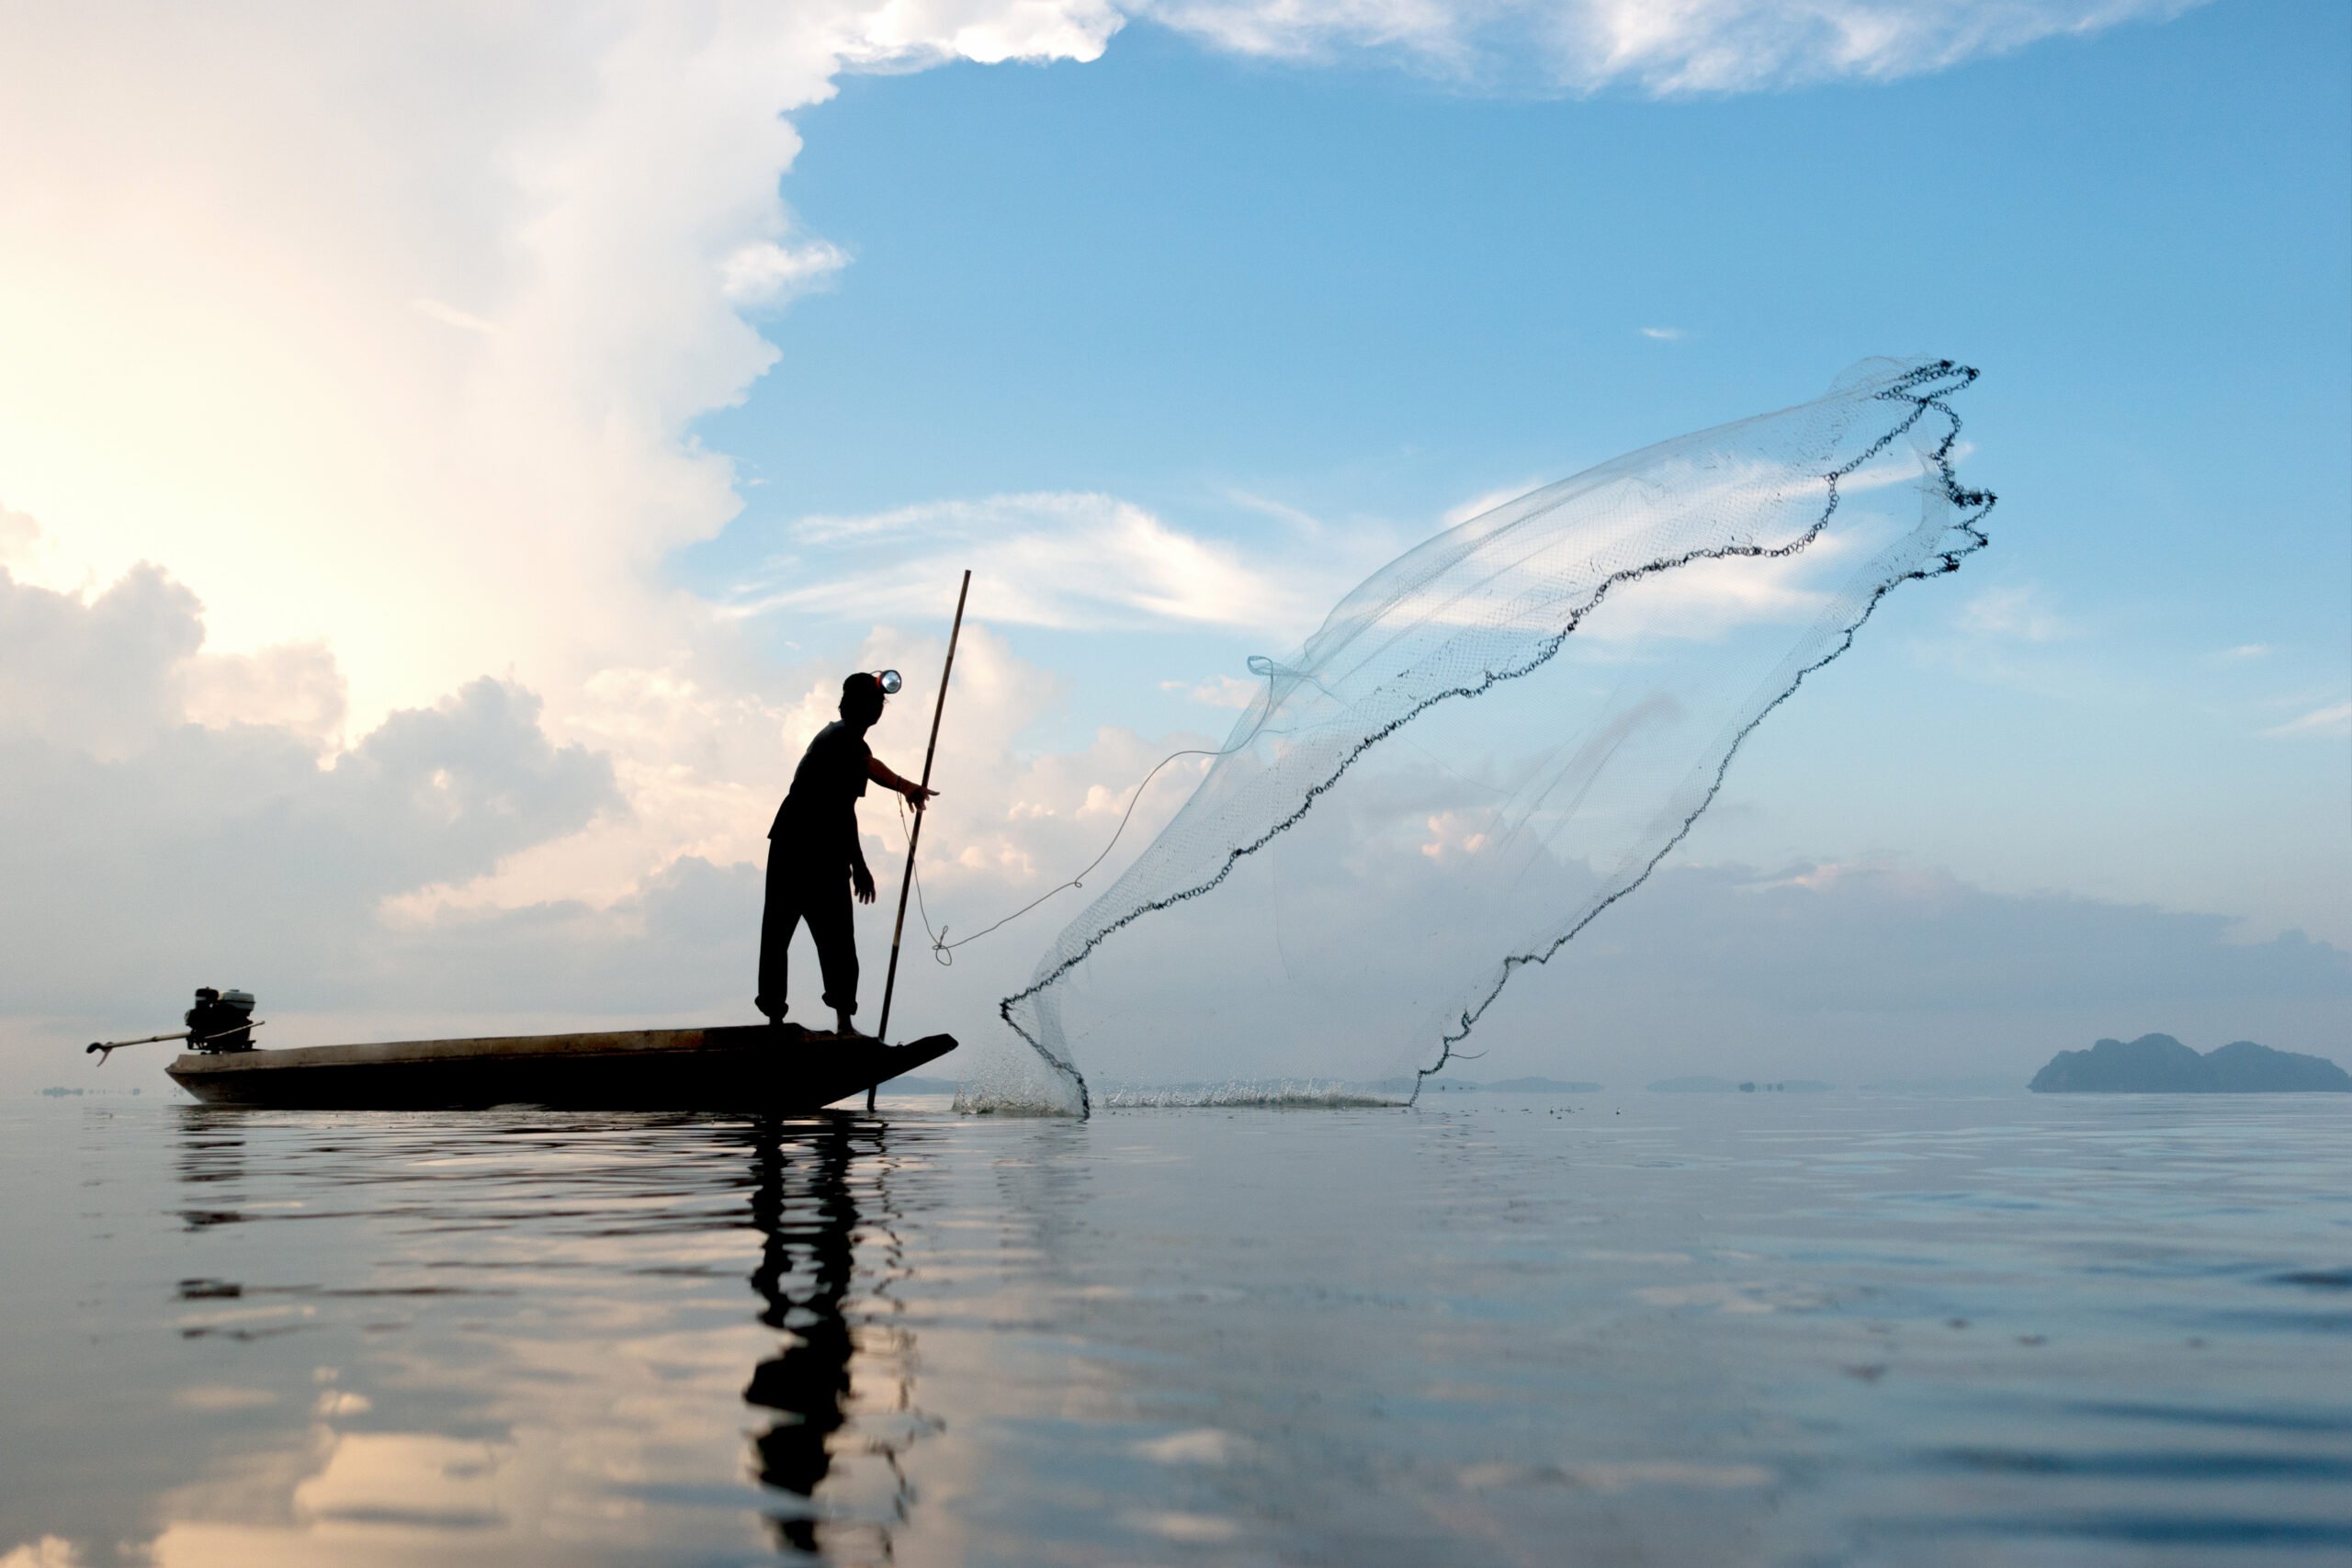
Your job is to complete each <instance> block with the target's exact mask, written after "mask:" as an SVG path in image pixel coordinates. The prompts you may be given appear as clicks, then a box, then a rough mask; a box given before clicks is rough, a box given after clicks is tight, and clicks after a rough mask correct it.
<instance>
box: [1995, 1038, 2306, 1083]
mask: <svg viewBox="0 0 2352 1568" xmlns="http://www.w3.org/2000/svg"><path fill="white" fill-rule="evenodd" d="M2026 1087H2027V1088H2029V1089H2032V1090H2033V1092H2034V1093H2036V1094H2312V1093H2318V1094H2331V1093H2332V1094H2352V1075H2347V1074H2346V1072H2345V1071H2344V1069H2343V1068H2342V1067H2339V1066H2336V1065H2335V1063H2334V1062H2331V1061H2329V1060H2328V1059H2327V1058H2326V1057H2324V1056H2306V1055H2301V1053H2299V1052H2294V1051H2273V1050H2272V1049H2271V1048H2270V1047H2269V1046H2267V1045H2257V1044H2256V1043H2254V1042H2253V1041H2251V1040H2239V1041H2235V1042H2233V1043H2230V1044H2227V1045H2217V1046H2215V1047H2214V1048H2213V1049H2212V1050H2211V1051H2208V1052H2206V1053H2205V1054H2204V1055H2201V1056H2200V1055H2198V1054H2197V1053H2196V1052H2194V1051H2192V1050H2190V1049H2189V1048H2188V1046H2186V1045H2184V1044H2182V1043H2180V1042H2179V1041H2177V1040H2175V1039H2174V1038H2173V1037H2172V1036H2171V1035H2169V1034H2143V1035H2142V1036H2140V1038H2139V1039H2137V1040H2133V1041H2130V1042H2128V1043H2127V1042H2125V1041H2121V1040H2101V1041H2099V1042H2098V1043H2097V1044H2095V1045H2093V1046H2092V1047H2091V1048H2090V1049H2089V1050H2087V1051H2061V1052H2059V1053H2058V1055H2055V1056H2052V1058H2051V1059H2050V1065H2049V1066H2046V1067H2044V1068H2042V1069H2041V1071H2040V1072H2038V1073H2036V1074H2035V1075H2034V1076H2033V1082H2032V1083H2030V1084H2029V1085H2027V1086H2026Z"/></svg>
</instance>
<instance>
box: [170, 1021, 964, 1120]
mask: <svg viewBox="0 0 2352 1568" xmlns="http://www.w3.org/2000/svg"><path fill="white" fill-rule="evenodd" d="M954 1049H956V1041H955V1038H954V1037H953V1036H952V1035H946V1034H934V1035H932V1036H930V1037H929V1038H927V1039H922V1040H916V1041H912V1042H910V1043H907V1044H904V1045H885V1044H883V1043H881V1042H880V1041H878V1040H868V1039H865V1038H862V1037H852V1038H850V1039H847V1040H844V1039H842V1038H840V1037H839V1036H836V1035H831V1034H815V1033H811V1032H809V1031H807V1030H804V1029H802V1028H800V1027H799V1026H798V1025H797V1024H790V1023H786V1024H781V1025H775V1026H770V1025H765V1024H750V1025H744V1026H740V1027H721V1028H711V1029H640V1030H627V1031H621V1032H608V1033H596V1034H531V1035H512V1036H505V1037H500V1038H491V1039H480V1040H406V1041H396V1042H390V1043H379V1044H369V1045H309V1046H301V1047H298V1048H295V1049H291V1050H252V1051H233V1052H221V1053H219V1054H209V1053H200V1052H191V1053H189V1054H188V1055H183V1056H181V1057H180V1058H179V1059H178V1060H177V1061H175V1062H174V1063H173V1064H172V1065H171V1066H170V1067H169V1068H167V1069H166V1070H167V1071H168V1072H169V1073H170V1074H171V1076H172V1078H173V1080H174V1081H175V1082H176V1083H177V1084H178V1085H179V1086H180V1087H181V1088H182V1089H187V1091H188V1092H189V1093H190V1094H192V1095H194V1096H196V1098H197V1099H198V1100H203V1101H205V1102H206V1103H208V1104H212V1105H266V1106H279V1107H285V1108H291V1109H301V1110H316V1111H328V1110H336V1111H344V1110H356V1111H389V1110H462V1109H470V1108H478V1107H481V1106H490V1105H545V1106H553V1107H558V1108H562V1109H567V1110H596V1111H640V1110H642V1111H734V1112H741V1113H753V1114H771V1115H791V1114H797V1113H800V1112H803V1111H818V1110H821V1109H823V1108H824V1107H825V1106H828V1105H831V1104H832V1103H833V1102H835V1101H836V1100H846V1099H848V1098H849V1097H851V1096H852V1095H859V1094H864V1093H865V1091H866V1090H867V1089H872V1088H874V1087H876V1086H877V1085H879V1084H883V1083H887V1082H888V1081H889V1080H890V1079H892V1078H894V1077H899V1075H900V1074H902V1073H908V1072H911V1071H913V1070H914V1069H915V1068H917V1067H920V1066H922V1065H923V1064H924V1063H926V1062H931V1061H935V1060H937V1059H938V1058H939V1057H941V1056H944V1055H946V1054H947V1053H948V1052H950V1051H953V1050H954Z"/></svg>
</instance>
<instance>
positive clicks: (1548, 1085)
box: [1486, 1078, 1603, 1094]
mask: <svg viewBox="0 0 2352 1568" xmlns="http://www.w3.org/2000/svg"><path fill="white" fill-rule="evenodd" d="M1602 1087H1603V1086H1601V1085H1600V1084H1597V1083H1579V1082H1575V1081H1572V1080H1570V1079H1567V1078H1497V1079H1496V1080H1495V1081H1494V1082H1493V1083H1490V1084H1488V1085H1487V1086H1486V1088H1487V1090H1488V1092H1490V1093H1494V1094H1597V1093H1599V1092H1600V1089H1601V1088H1602Z"/></svg>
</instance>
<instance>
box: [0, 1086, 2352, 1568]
mask: <svg viewBox="0 0 2352 1568" xmlns="http://www.w3.org/2000/svg"><path fill="white" fill-rule="evenodd" d="M0 1248H5V1251H4V1252H0V1256H5V1258H6V1280H7V1284H6V1305H7V1309H8V1310H7V1311H6V1314H0V1560H5V1559H6V1553H7V1552H8V1551H9V1549H10V1548H12V1547H34V1548H36V1550H45V1551H48V1552H49V1553H50V1554H51V1556H52V1557H59V1558H62V1560H66V1561H71V1562H79V1563H91V1564H96V1563H111V1562H158V1563H162V1564H165V1565H174V1564H209V1563H220V1564H232V1563H233V1564H240V1565H243V1564H269V1563H321V1562H334V1563H338V1564H341V1563H355V1564H373V1563H381V1564H407V1563H435V1564H439V1563H459V1564H465V1563H483V1564H493V1563H494V1564H499V1565H501V1568H509V1565H515V1564H528V1563H539V1562H550V1563H552V1562H567V1563H570V1562H586V1563H594V1562H631V1563H637V1562H653V1563H673V1562H674V1563H695V1564H718V1563H752V1562H772V1561H775V1560H776V1559H777V1558H779V1557H781V1558H784V1559H786V1560H792V1559H795V1558H797V1559H800V1560H804V1561H809V1560H821V1561H826V1562H842V1563H869V1562H902V1563H975V1564H978V1563H988V1564H995V1563H1003V1564H1033V1563H1096V1562H1130V1563H1162V1562H1166V1563H1332V1564H1351V1565H1352V1564H1383V1563H1400V1564H1402V1563H1430V1562H1477V1563H1487V1562H1495V1563H1519V1562H1524V1563H1544V1564H1551V1563H1560V1562H1593V1563H1618V1562H1627V1563H1631V1562H1656V1563H1685V1562H1767V1563H1792V1564H1796V1563H1801V1564H1826V1563H1904V1564H1912V1563H1925V1564H1936V1563H1947V1562H1949V1563H1978V1562H1984V1563H1993V1562H2001V1563H2011V1562H2064V1563H2070V1564H2071V1563H2109V1562H2112V1563H2137V1562H2166V1563H2170V1562H2183V1563H2186V1562H2198V1563H2203V1562H2269V1561H2280V1562H2315V1561H2329V1560H2342V1559H2343V1558H2345V1557H2346V1555H2347V1554H2352V1103H2346V1102H2345V1101H2344V1100H2339V1099H2336V1098H2335V1097H2327V1096H2304V1097H2295V1096H2286V1097H2245V1098H2227V1099H2223V1098H2217V1097H2211V1096H2207V1097H2196V1098H2189V1099H2169V1098H2156V1097H2118V1098H2065V1099H2036V1098H2031V1097H2027V1096H2023V1095H2019V1096H2017V1097H2015V1098H2011V1099H1998V1100H1931V1099H1904V1098H1895V1097H1871V1096H1861V1095H1833V1096H1815V1097H1804V1098H1799V1097H1788V1096H1764V1095H1758V1096H1727V1097H1673V1098H1668V1097H1662V1096H1650V1095H1644V1094H1634V1095H1628V1096H1623V1097H1615V1096H1611V1095H1605V1094H1604V1095H1596V1096H1588V1097H1583V1098H1570V1099H1563V1100H1551V1099H1542V1100H1537V1099H1507V1098H1502V1097H1496V1096H1485V1095H1478V1096H1463V1097H1459V1099H1454V1098H1451V1097H1449V1099H1448V1100H1446V1101H1445V1102H1444V1103H1443V1104H1442V1105H1441V1106H1440V1107H1439V1108H1436V1109H1433V1110H1429V1111H1417V1112H1412V1113H1399V1112H1397V1111H1263V1110H1256V1111H1232V1110H1217V1111H1206V1110H1199V1111H1168V1110H1156V1111H1114V1112H1110V1113H1106V1114H1103V1115H1100V1116H1098V1117H1097V1118H1096V1119H1095V1120H1094V1121H1092V1122H1087V1123H1079V1122H1062V1121H1030V1120H1014V1119H1006V1118H996V1117H961V1116H958V1115H956V1113H954V1112H953V1111H951V1110H950V1109H949V1108H948V1106H947V1105H946V1104H945V1103H944V1101H938V1100H906V1101H901V1102H899V1103H897V1104H895V1105H894V1104H893V1103H892V1102H890V1101H888V1100H886V1101H885V1103H884V1110H883V1114H882V1115H881V1116H880V1117H878V1118H867V1117H864V1116H840V1117H831V1118H822V1119H814V1120H806V1121H794V1122H751V1121H722V1120H710V1119H696V1118H684V1117H674V1116H610V1115H603V1116H600V1115H579V1114H566V1115H557V1114H551V1113H544V1112H534V1111H498V1112H490V1113H475V1114H466V1115H430V1114H415V1113H402V1114H385V1115H365V1114H345V1113H335V1114H328V1113H316V1114H306V1113H294V1112H267V1111H264V1112H256V1111H212V1110H207V1109H203V1108H199V1107H196V1106H193V1105H187V1104H174V1103H170V1102H168V1101H164V1102H158V1101H156V1100H152V1099H142V1100H129V1099H108V1100H63V1101H53V1100H17V1101H12V1102H9V1103H8V1104H6V1106H5V1107H0ZM44 1540H46V1541H47V1543H48V1544H47V1546H46V1547H45V1548H41V1547H40V1546H39V1543H40V1542H43V1541H44ZM67 1554H70V1555H67ZM27 1555H28V1557H30V1556H31V1555H32V1553H29V1552H28V1554H27Z"/></svg>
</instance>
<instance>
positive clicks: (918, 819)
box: [865, 570, 972, 1111]
mask: <svg viewBox="0 0 2352 1568" xmlns="http://www.w3.org/2000/svg"><path fill="white" fill-rule="evenodd" d="M971 591H972V574H971V572H970V571H969V570H967V571H966V572H965V573H964V581H963V585H962V586H961V587H959V588H957V589H956V624H955V625H954V626H952V627H950V628H949V630H948V633H947V662H946V664H945V665H944V667H943V668H942V669H941V670H940V671H939V696H938V698H937V699H936V700H935V701H934V702H933V704H932V705H931V744H930V745H928V746H926V747H924V748H923V752H922V787H923V788H925V789H929V788H930V787H931V761H932V759H933V757H936V756H937V755H939V716H940V715H941V714H943V713H944V712H946V711H947V678H948V676H950V675H952V674H954V673H955V671H956V639H957V638H958V637H962V636H963V635H964V598H965V595H967V594H968V593H970V592H971ZM929 815H931V813H930V812H929V811H927V810H922V809H920V808H919V809H917V811H916V812H915V825H914V828H913V830H912V831H910V832H909V833H908V834H907V874H905V875H904V876H902V877H900V878H899V919H898V923H897V924H895V925H893V926H892V927H891V928H890V968H889V971H888V974H887V975H885V976H884V977H883V981H882V1019H881V1021H880V1022H879V1023H877V1024H876V1025H875V1027H874V1037H875V1038H876V1040H879V1041H881V1042H882V1043H884V1044H886V1045H887V1044H888V1043H890V994H891V992H892V991H894V990H896V989H897V988H898V984H899V938H900V937H901V936H903V935H904V934H905V933H906V929H907V895H908V894H909V893H910V892H912V891H913V890H914V885H915V846H916V845H918V844H920V843H922V819H923V818H925V817H928V816H929ZM875 1087H876V1088H878V1087H879V1086H878V1085H877V1086H875ZM874 1092H875V1090H874V1088H869V1089H866V1091H865V1109H866V1110H868V1111H872V1110H873V1109H874Z"/></svg>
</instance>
